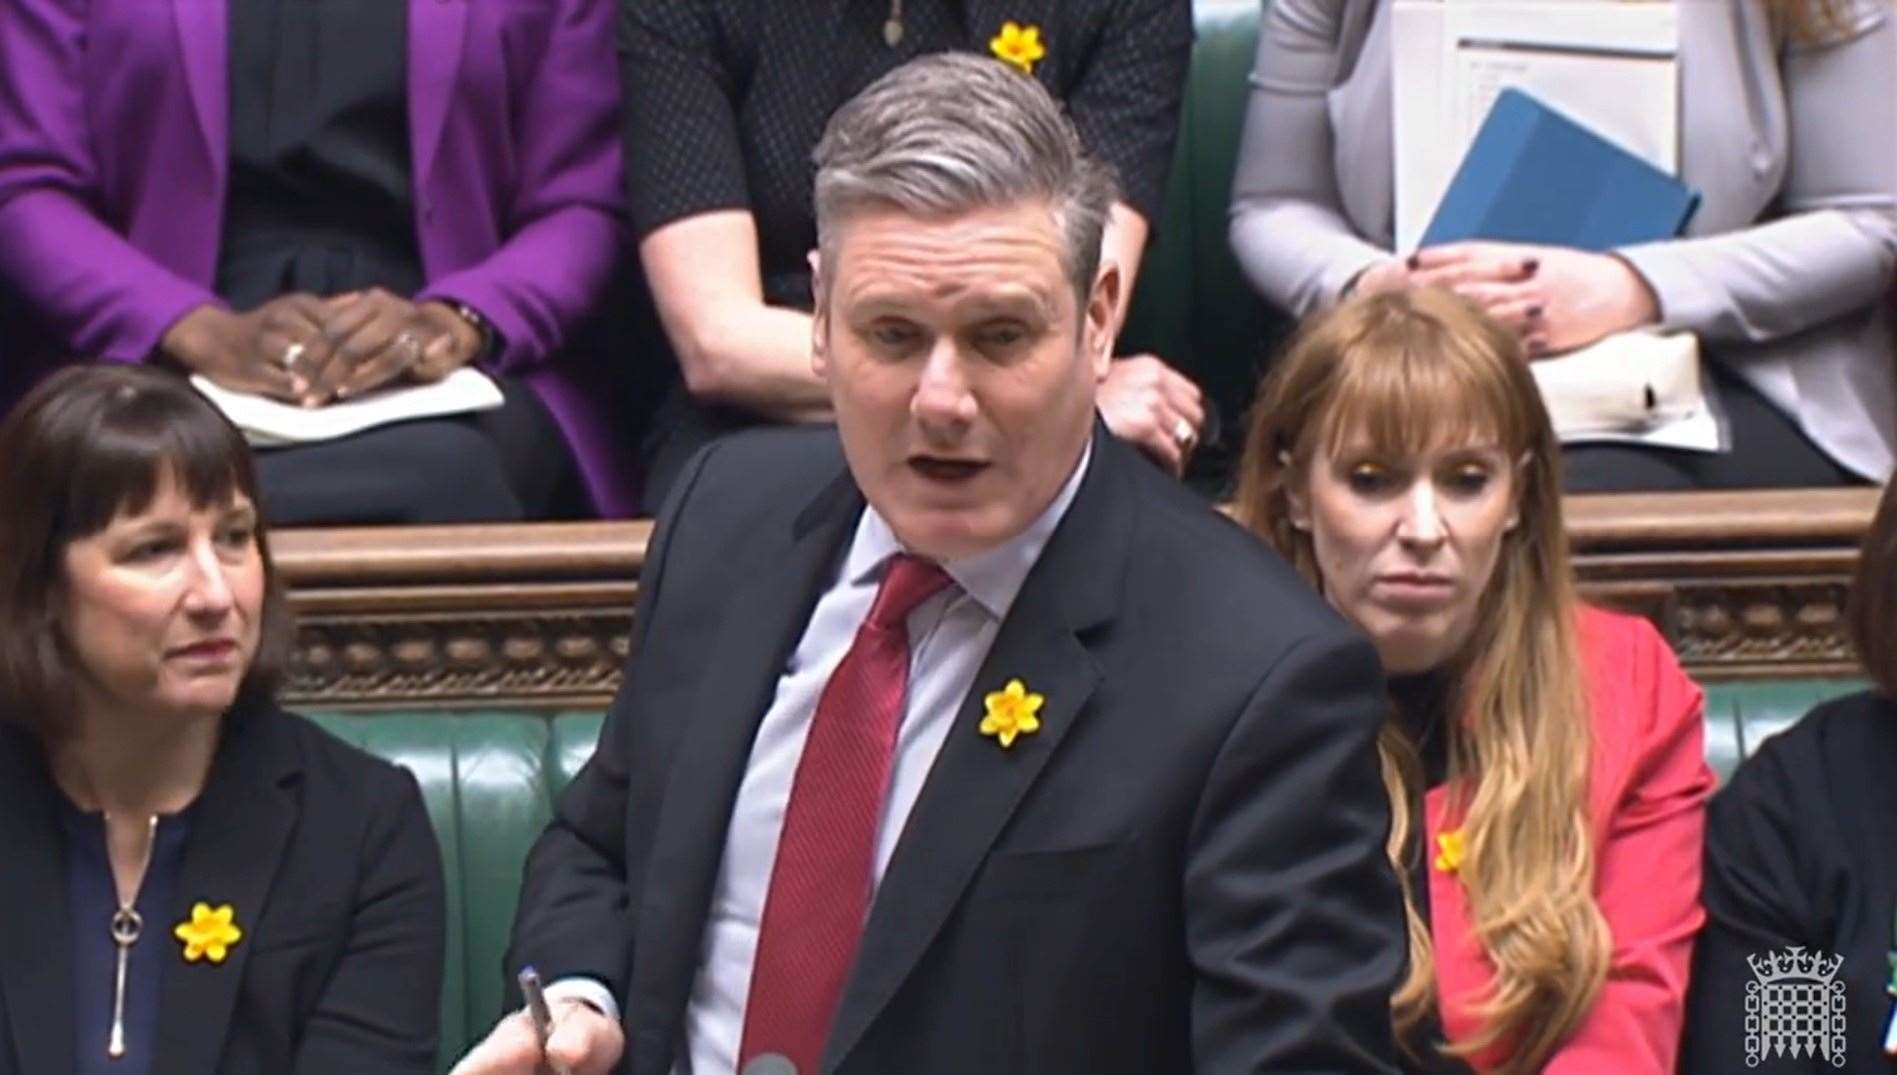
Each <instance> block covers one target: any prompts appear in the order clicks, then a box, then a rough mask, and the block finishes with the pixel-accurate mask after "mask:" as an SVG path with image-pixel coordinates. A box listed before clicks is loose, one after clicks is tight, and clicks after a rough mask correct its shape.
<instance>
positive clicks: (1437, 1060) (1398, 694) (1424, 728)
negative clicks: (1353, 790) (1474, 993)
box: [1390, 668, 1470, 1075]
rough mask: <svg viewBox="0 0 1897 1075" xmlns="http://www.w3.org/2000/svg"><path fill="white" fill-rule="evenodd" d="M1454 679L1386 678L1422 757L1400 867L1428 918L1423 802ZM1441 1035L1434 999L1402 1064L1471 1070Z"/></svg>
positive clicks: (1440, 769) (1438, 778) (1434, 1074)
mask: <svg viewBox="0 0 1897 1075" xmlns="http://www.w3.org/2000/svg"><path fill="white" fill-rule="evenodd" d="M1451 686H1452V684H1451V681H1450V677H1449V676H1448V675H1447V674H1446V673H1445V672H1443V670H1442V669H1440V668H1437V669H1432V670H1430V671H1428V672H1423V673H1419V674H1417V675H1411V676H1392V677H1391V678H1390V700H1391V701H1392V702H1394V703H1395V705H1396V719H1397V724H1398V726H1399V727H1401V728H1402V729H1403V732H1404V734H1406V735H1408V736H1409V739H1410V743H1411V745H1413V746H1415V748H1416V754H1417V760H1418V761H1420V762H1421V763H1422V768H1423V773H1422V776H1423V786H1422V787H1420V788H1418V789H1416V792H1415V794H1414V795H1412V796H1411V797H1410V817H1411V819H1412V820H1411V823H1410V832H1411V837H1410V841H1409V846H1408V847H1406V848H1404V852H1403V854H1404V869H1405V872H1407V873H1408V874H1409V878H1410V895H1411V897H1412V898H1413V899H1415V901H1416V913H1417V914H1419V915H1421V916H1422V918H1423V921H1424V922H1428V921H1429V861H1430V855H1429V854H1428V849H1427V848H1426V847H1425V846H1424V844H1425V840H1424V834H1425V832H1426V829H1427V826H1426V825H1425V823H1424V820H1423V819H1424V818H1425V817H1426V816H1427V815H1426V813H1425V811H1424V807H1423V796H1424V794H1425V793H1426V792H1428V791H1432V790H1434V789H1436V788H1439V787H1441V786H1442V785H1443V783H1444V782H1446V781H1447V780H1448V779H1449V732H1448V720H1447V713H1448V709H1449V696H1450V693H1451V691H1450V688H1451ZM1442 1040H1443V1029H1442V1019H1441V1017H1440V1015H1439V1014H1438V1011H1437V1008H1436V1006H1435V1005H1434V1004H1431V1005H1430V1008H1429V1010H1428V1011H1427V1012H1425V1013H1424V1015H1423V1017H1422V1019H1421V1020H1419V1021H1418V1022H1417V1024H1416V1025H1415V1026H1413V1027H1411V1028H1410V1030H1409V1033H1407V1034H1404V1035H1402V1045H1403V1048H1404V1055H1403V1057H1402V1058H1401V1059H1402V1062H1403V1070H1404V1071H1405V1072H1407V1073H1409V1075H1469V1071H1470V1068H1469V1065H1468V1064H1467V1063H1465V1062H1463V1061H1462V1060H1460V1059H1458V1058H1456V1057H1453V1056H1447V1055H1445V1054H1443V1053H1442V1052H1441V1051H1440V1050H1439V1049H1438V1048H1437V1044H1438V1043H1440V1042H1441V1041H1442Z"/></svg>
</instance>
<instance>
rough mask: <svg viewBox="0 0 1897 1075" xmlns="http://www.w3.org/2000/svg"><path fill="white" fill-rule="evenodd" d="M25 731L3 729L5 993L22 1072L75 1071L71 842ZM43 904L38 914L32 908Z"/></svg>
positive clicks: (0, 940) (1, 946)
mask: <svg viewBox="0 0 1897 1075" xmlns="http://www.w3.org/2000/svg"><path fill="white" fill-rule="evenodd" d="M37 753H38V747H37V745H36V744H34V743H33V742H32V741H31V740H30V739H29V738H28V737H27V735H26V734H25V733H22V732H17V731H12V730H7V729H0V788H5V789H6V792H5V794H6V798H7V805H6V807H5V808H4V809H0V847H4V848H6V849H7V855H6V859H5V862H4V864H0V907H4V908H9V909H10V911H9V912H8V913H4V914H0V994H4V995H5V996H6V1005H5V1008H6V1013H7V1017H8V1020H9V1027H10V1032H11V1034H12V1038H13V1044H14V1049H15V1053H16V1055H15V1056H13V1057H4V1056H0V1066H4V1065H5V1064H6V1063H7V1062H8V1061H14V1062H17V1064H18V1067H17V1069H16V1070H19V1071H71V1070H73V1068H74V1066H75V1065H74V1061H73V1034H74V1028H73V1021H72V990H73V983H72V933H71V931H72V923H71V922H70V921H68V920H67V916H66V913H65V911H64V908H65V907H66V905H67V903H68V900H67V898H66V854H65V850H64V848H65V841H64V839H63V838H62V836H61V834H60V831H59V819H58V817H57V816H56V814H55V812H54V811H55V806H54V802H53V799H52V798H51V796H52V795H54V794H57V793H56V792H54V791H53V789H52V784H51V783H50V782H49V780H48V778H47V776H46V773H45V769H44V767H43V765H42V764H41V762H40V760H39V758H38V757H37ZM32 908H39V909H40V910H39V911H38V912H33V911H31V910H30V909H32Z"/></svg>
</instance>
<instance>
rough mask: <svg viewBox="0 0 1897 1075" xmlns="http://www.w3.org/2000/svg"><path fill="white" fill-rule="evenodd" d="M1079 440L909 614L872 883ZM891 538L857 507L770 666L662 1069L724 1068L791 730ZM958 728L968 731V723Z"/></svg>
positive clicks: (588, 992) (786, 791)
mask: <svg viewBox="0 0 1897 1075" xmlns="http://www.w3.org/2000/svg"><path fill="white" fill-rule="evenodd" d="M1092 452H1093V449H1092V446H1091V444H1089V445H1088V447H1087V448H1086V449H1085V450H1084V451H1083V452H1082V454H1081V457H1080V462H1079V463H1078V464H1076V465H1075V467H1074V472H1073V474H1072V475H1070V476H1069V477H1068V479H1067V483H1066V484H1065V485H1064V486H1062V487H1061V490H1060V492H1059V493H1058V494H1057V495H1056V496H1055V497H1054V500H1053V502H1052V503H1051V504H1049V505H1048V507H1047V509H1046V510H1045V511H1043V512H1042V513H1041V514H1040V515H1039V516H1038V517H1037V518H1036V519H1035V520H1034V522H1033V523H1031V524H1029V526H1028V527H1027V529H1026V530H1024V531H1022V532H1021V533H1020V534H1019V535H1017V536H1015V537H1014V538H1012V539H1010V540H1009V541H1007V542H1005V543H1004V544H1002V545H1000V546H998V547H996V548H994V549H991V550H989V551H988V552H985V553H983V554H981V555H979V556H975V557H971V558H969V559H966V560H958V561H954V562H951V563H946V564H943V565H942V568H943V570H944V571H946V572H947V573H948V575H949V577H950V578H951V579H953V580H954V583H955V584H954V585H953V586H949V587H947V588H945V589H944V590H943V591H942V592H941V593H939V594H936V595H935V596H933V597H931V598H929V599H928V600H927V601H924V602H923V603H922V604H920V605H918V606H917V607H916V608H915V610H914V611H912V612H911V613H910V614H909V619H908V627H909V691H908V697H907V699H905V701H904V706H903V719H902V726H901V728H900V730H899V731H898V732H897V736H896V753H895V757H894V758H892V759H891V762H890V774H889V790H888V793H887V794H886V795H885V796H884V798H883V813H882V818H881V820H880V821H879V822H878V823H877V827H876V854H875V860H874V863H873V876H872V883H873V884H880V883H881V881H882V877H883V871H884V870H885V869H887V868H888V866H889V859H890V856H891V855H892V854H894V853H895V850H896V841H897V839H898V838H900V837H901V835H902V829H903V825H904V824H905V823H906V822H907V821H908V819H909V811H910V810H911V809H912V808H913V807H914V806H915V803H916V797H917V796H918V795H920V794H921V792H922V785H923V782H924V780H926V779H927V777H928V775H929V769H930V768H931V767H932V766H933V765H934V764H935V758H936V755H937V754H938V753H939V752H940V751H941V749H942V743H943V741H944V740H946V739H947V738H948V734H949V731H950V728H951V726H952V725H953V724H954V723H955V716H956V714H957V713H958V712H960V711H961V708H962V703H963V701H964V700H966V699H967V697H968V693H969V691H970V690H971V689H972V688H973V687H974V683H975V674H976V672H978V671H979V670H980V668H981V664H982V661H983V660H985V659H986V658H987V656H988V649H989V647H990V646H992V645H993V644H994V641H995V635H996V633H997V632H999V631H1000V629H1001V622H1002V620H1004V619H1006V618H1007V615H1008V609H1009V608H1010V607H1012V606H1013V604H1014V598H1015V595H1016V594H1018V593H1020V591H1021V585H1022V583H1024V582H1025V581H1027V576H1028V571H1029V570H1030V569H1032V568H1033V567H1034V564H1035V561H1036V560H1038V559H1040V555H1041V550H1042V549H1043V548H1045V547H1046V545H1047V540H1048V538H1049V537H1051V536H1052V535H1053V533H1054V529H1055V527H1057V526H1058V525H1059V524H1060V520H1061V518H1062V517H1063V516H1064V515H1066V514H1067V508H1068V506H1069V505H1071V504H1072V503H1073V500H1074V495H1075V494H1076V493H1077V492H1078V491H1079V489H1080V482H1081V479H1082V478H1083V477H1084V476H1085V475H1086V472H1087V465H1088V463H1089V461H1090V460H1091V458H1092ZM902 551H903V548H902V545H901V544H900V543H899V542H898V541H897V540H896V535H895V534H894V533H893V532H892V531H891V530H890V528H889V524H888V522H886V521H885V520H884V519H883V517H882V516H881V515H880V514H878V513H877V511H876V509H875V508H873V507H865V508H864V510H863V515H862V517H861V518H860V519H859V520H858V521H857V525H856V533H855V536H854V537H853V538H852V539H851V541H850V546H849V551H848V553H847V554H846V555H845V557H844V559H843V564H842V567H841V569H840V570H839V572H838V575H837V578H836V580H835V581H834V582H832V583H831V584H830V587H829V588H828V589H827V590H825V591H824V592H823V595H822V596H821V597H819V598H818V599H817V605H816V608H815V609H814V610H813V611H812V612H811V615H810V623H809V624H808V626H806V627H805V628H804V634H803V637H802V638H801V639H799V640H798V643H797V648H796V649H795V650H793V651H792V653H791V656H790V660H789V662H788V663H787V664H786V665H785V666H784V671H783V674H782V675H781V676H780V677H779V678H778V681H777V692H776V694H775V696H774V697H773V698H772V700H771V705H770V708H769V709H767V710H765V713H764V719H763V721H762V722H761V723H760V724H759V725H758V731H757V738H756V739H754V740H753V741H752V744H751V757H750V760H749V761H748V762H747V763H746V765H745V772H744V780H743V782H742V783H741V784H740V785H739V786H738V796H737V800H736V802H735V804H734V805H733V808H732V811H731V822H730V825H729V827H728V828H727V830H726V834H725V849H724V855H723V858H722V859H721V861H720V863H719V867H718V881H717V885H716V886H715V887H714V889H713V890H712V897H711V907H710V913H709V915H708V917H707V920H706V925H705V942H704V953H703V956H702V958H701V959H700V961H699V969H698V976H697V978H696V980H694V982H693V983H692V995H691V1002H690V1005H689V1006H688V1007H687V1008H686V1011H685V1036H684V1041H683V1044H682V1047H681V1050H680V1054H679V1056H678V1059H677V1062H676V1063H675V1064H674V1065H673V1068H672V1075H735V1072H736V1070H737V1063H738V1048H739V1045H740V1043H741V1039H742V1038H743V1034H744V1009H745V1002H746V1001H747V999H748V998H749V994H750V989H751V968H752V964H753V961H754V960H755V959H756V956H757V941H758V926H759V923H760V922H761V921H762V920H763V917H764V897H765V895H766V894H767V893H768V892H769V890H770V881H771V870H772V868H773V866H774V865H775V863H776V861H777V841H778V836H779V834H780V833H781V832H782V831H783V827H784V812H785V809H786V807H787V806H788V804H789V802H790V791H791V784H792V782H793V780H794V779H795V777H796V774H797V764H798V762H799V761H800V760H801V759H802V758H803V752H804V740H805V738H806V737H807V736H808V735H809V732H810V722H811V719H812V718H813V717H815V716H816V712H817V701H818V698H819V696H820V695H821V694H822V693H823V688H824V686H825V685H827V684H828V683H829V682H830V675H831V673H832V672H834V671H835V670H836V666H837V665H838V664H839V663H841V662H842V660H843V657H844V654H846V653H848V652H849V649H850V645H851V643H852V642H854V641H855V639H856V632H857V628H858V627H860V626H861V625H862V623H863V620H864V619H865V618H866V617H868V615H869V610H870V605H871V603H872V602H873V601H874V600H875V597H876V590H877V587H878V586H879V585H880V584H881V582H882V577H883V570H884V568H885V566H886V565H887V563H888V561H889V558H890V557H892V556H894V555H896V554H897V553H899V552H902ZM963 734H970V735H972V734H974V729H973V728H968V729H964V730H963ZM547 994H548V996H549V997H550V998H557V997H565V996H571V997H576V998H579V999H582V1000H586V1001H587V1002H589V1003H591V1004H593V1005H594V1006H596V1007H599V1008H601V1009H602V1010H604V1011H606V1012H607V1014H608V1015H610V1016H612V1017H613V1018H615V1019H617V1018H618V1012H617V1006H616V1005H615V1004H613V1002H612V996H611V994H610V993H609V992H608V991H607V990H606V989H605V988H604V987H603V986H602V985H601V984H600V983H598V982H596V981H593V980H591V979H584V978H569V979H563V980H561V981H559V982H555V983H554V984H553V985H551V986H549V987H548V988H547Z"/></svg>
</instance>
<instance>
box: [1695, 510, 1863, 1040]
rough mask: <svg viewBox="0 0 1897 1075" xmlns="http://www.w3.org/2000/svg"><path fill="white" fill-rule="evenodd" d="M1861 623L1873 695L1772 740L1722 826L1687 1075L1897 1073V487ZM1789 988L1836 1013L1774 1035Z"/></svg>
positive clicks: (1828, 706)
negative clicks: (1776, 993) (1774, 1017)
mask: <svg viewBox="0 0 1897 1075" xmlns="http://www.w3.org/2000/svg"><path fill="white" fill-rule="evenodd" d="M1847 620H1848V622H1849V626H1850V631H1851V638H1852V641H1853V642H1854V643H1855V644H1856V647H1857V652H1858V656H1859V658H1860V659H1861V660H1862V661H1863V662H1864V668H1865V670H1866V671H1867V672H1869V673H1870V676H1871V679H1872V680H1873V682H1874V685H1873V687H1872V688H1871V689H1870V690H1867V691H1863V692H1861V693H1858V694H1852V695H1847V696H1845V697H1843V698H1836V699H1833V700H1831V701H1829V702H1826V703H1824V704H1823V705H1820V706H1818V707H1817V708H1816V709H1813V710H1812V711H1811V712H1810V713H1808V714H1806V715H1805V716H1804V717H1803V718H1801V719H1800V720H1799V721H1798V723H1797V724H1795V725H1793V726H1792V727H1791V728H1789V729H1787V730H1786V731H1785V732H1783V733H1781V734H1779V735H1774V736H1772V737H1771V738H1770V739H1767V740H1765V742H1764V743H1763V744H1761V745H1760V746H1759V747H1758V749H1756V750H1754V751H1753V752H1752V754H1751V756H1749V757H1747V758H1746V760H1745V761H1744V762H1743V763H1742V764H1741V765H1740V766H1739V768H1738V770H1737V771H1736V772H1734V773H1733V775H1732V779H1731V780H1730V781H1729V782H1727V784H1726V786H1725V787H1724V788H1723V789H1721V790H1720V792H1719V794H1718V795H1716V796H1714V797H1713V802H1712V806H1711V807H1710V809H1709V811H1708V813H1707V818H1706V890H1705V901H1706V928H1705V931H1704V932H1702V933H1701V934H1700V938H1699V946H1698V949H1697V951H1696V953H1695V955H1694V961H1693V993H1692V997H1691V1001H1690V1003H1689V1005H1688V1007H1687V1023H1686V1029H1687V1033H1686V1048H1685V1056H1684V1062H1683V1063H1682V1064H1681V1067H1680V1070H1681V1071H1683V1072H1689V1073H1699V1072H1706V1073H1715V1072H1716V1073H1718V1075H1726V1073H1727V1072H1732V1071H1747V1070H1758V1071H1761V1072H1819V1071H1837V1070H1840V1069H1842V1070H1845V1071H1851V1072H1868V1071H1880V1072H1888V1071H1897V1060H1894V1059H1892V1056H1893V1055H1897V1050H1893V1048H1892V1042H1893V1038H1892V1032H1893V1031H1894V1030H1897V1008H1894V1007H1893V1005H1894V1004H1897V1001H1894V1000H1893V999H1892V998H1893V997H1897V779H1893V778H1892V774H1893V773H1894V772H1897V483H1892V484H1891V485H1889V486H1887V487H1886V488H1885V490H1884V497H1883V500H1882V501H1881V502H1880V503H1879V505H1878V508H1877V514H1876V516H1875V517H1874V518H1873V519H1872V521H1871V529H1870V532H1869V533H1867V534H1866V535H1865V536H1864V544H1863V547H1862V548H1861V549H1860V550H1859V553H1858V565H1857V576H1856V578H1855V579H1854V580H1853V581H1852V584H1851V599H1850V606H1849V612H1848V616H1847ZM1886 766H1889V767H1890V768H1886ZM1774 984H1776V985H1780V986H1791V987H1793V988H1799V987H1802V988H1803V989H1804V991H1805V993H1806V995H1807V996H1815V997H1817V998H1820V1004H1821V1007H1819V1008H1817V1009H1816V1010H1810V1011H1808V1012H1807V1013H1806V1019H1805V1021H1804V1022H1802V1023H1797V1024H1790V1023H1787V1024H1781V1026H1780V1028H1779V1031H1780V1032H1779V1033H1776V1034H1774V1033H1773V1028H1772V1027H1771V1026H1769V1025H1767V1024H1766V1022H1765V1020H1766V1019H1767V1018H1769V1013H1768V1012H1766V1011H1765V1010H1764V1005H1765V1003H1767V998H1766V997H1765V996H1764V995H1763V994H1764V993H1765V992H1766V990H1768V989H1770V988H1772V986H1773V985H1774ZM1752 1020H1757V1022H1755V1023H1754V1024H1753V1025H1754V1027H1755V1028H1756V1029H1753V1028H1749V1027H1748V1022H1749V1021H1752ZM1801 1043H1802V1044H1803V1045H1804V1047H1803V1048H1800V1049H1799V1050H1798V1051H1797V1052H1796V1053H1794V1052H1792V1050H1793V1049H1794V1048H1795V1047H1797V1046H1799V1045H1800V1044H1801ZM1748 1057H1751V1058H1752V1059H1748ZM1754 1060H1756V1061H1757V1065H1756V1068H1755V1067H1754Z"/></svg>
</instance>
